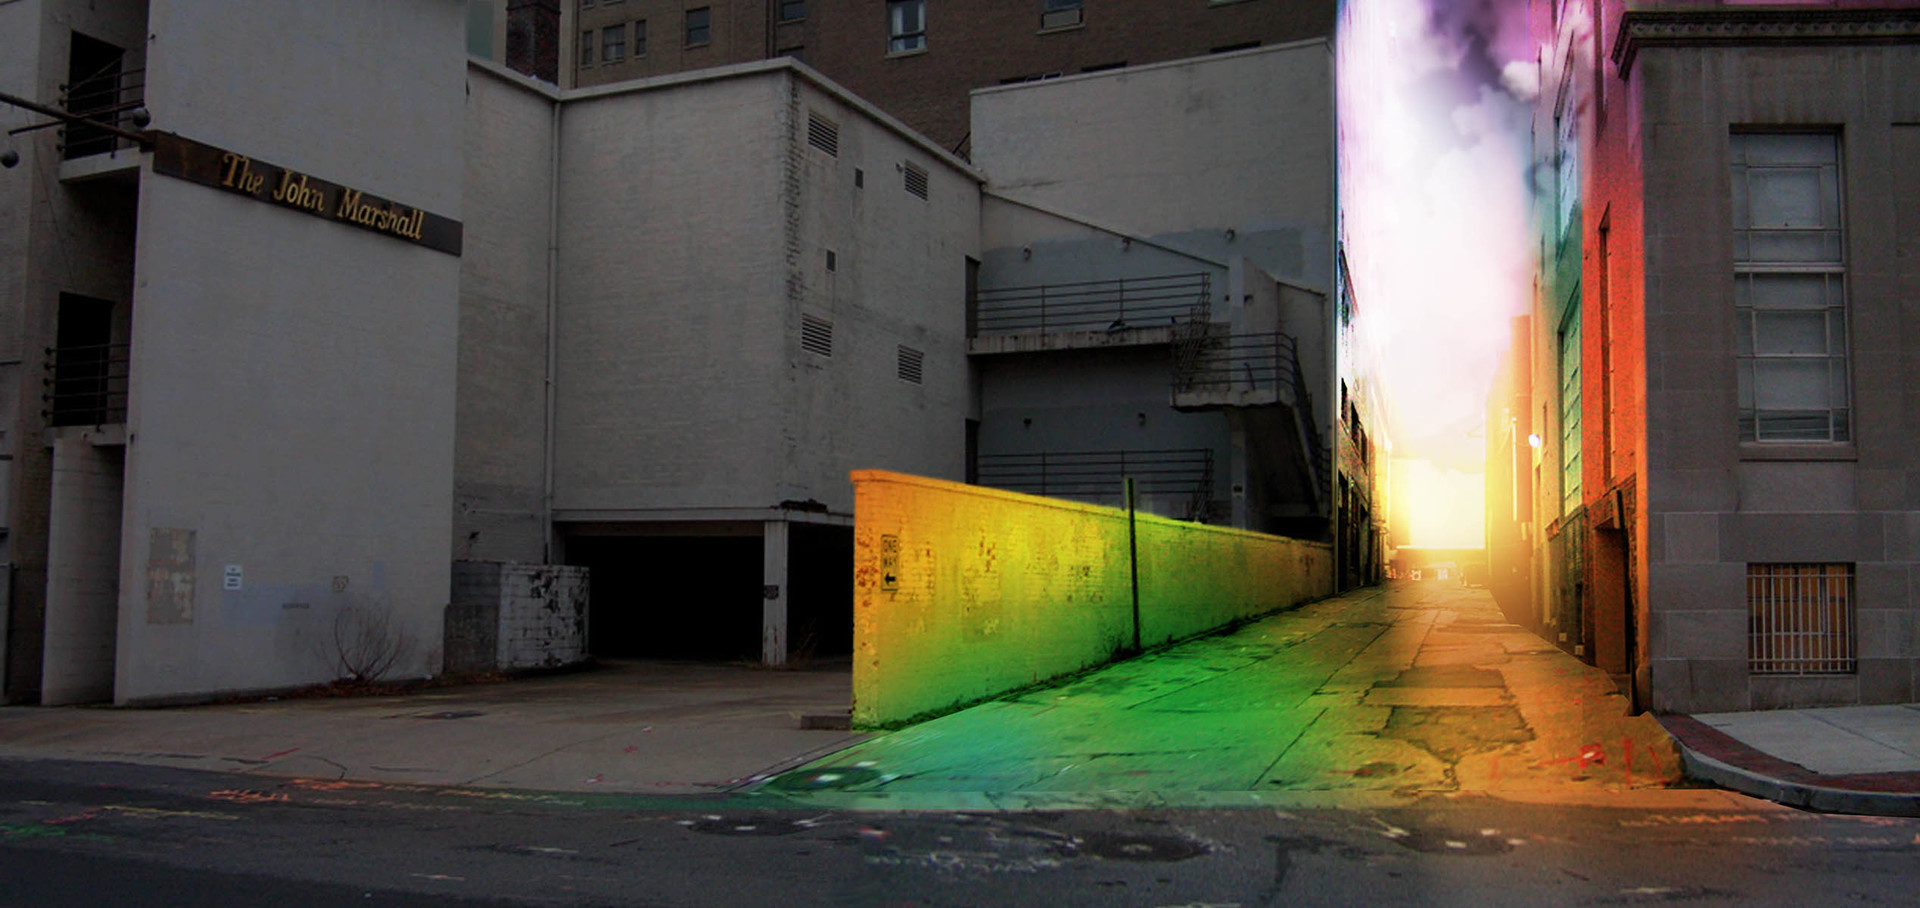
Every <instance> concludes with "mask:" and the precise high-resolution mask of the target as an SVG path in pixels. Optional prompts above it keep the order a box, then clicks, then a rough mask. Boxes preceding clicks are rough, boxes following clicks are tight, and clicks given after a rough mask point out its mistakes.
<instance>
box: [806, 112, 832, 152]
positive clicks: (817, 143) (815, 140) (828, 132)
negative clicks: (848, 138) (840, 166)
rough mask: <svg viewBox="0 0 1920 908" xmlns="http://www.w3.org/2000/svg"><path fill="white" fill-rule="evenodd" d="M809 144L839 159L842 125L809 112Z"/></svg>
mask: <svg viewBox="0 0 1920 908" xmlns="http://www.w3.org/2000/svg"><path fill="white" fill-rule="evenodd" d="M807 144H808V145H812V146H813V147H815V148H818V149H820V150H821V151H824V152H826V153H827V154H830V155H833V156H834V157H839V156H840V125H839V124H837V123H835V122H833V121H832V120H829V119H827V118H826V117H823V116H821V115H819V114H817V113H814V112H813V111H807Z"/></svg>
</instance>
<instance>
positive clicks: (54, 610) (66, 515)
mask: <svg viewBox="0 0 1920 908" xmlns="http://www.w3.org/2000/svg"><path fill="white" fill-rule="evenodd" d="M68 431H71V430H68ZM125 461H126V449H125V448H122V447H118V446H115V447H96V446H94V445H93V444H92V443H91V442H90V441H89V440H88V439H86V438H84V437H81V436H80V435H79V433H74V434H72V435H68V436H66V437H62V438H59V439H56V440H55V441H54V445H53V489H52V495H51V499H52V507H51V509H50V510H51V513H50V515H49V518H50V519H49V521H48V529H49V532H48V546H47V638H46V640H47V648H46V662H45V665H44V667H43V669H42V674H41V682H40V702H41V703H42V704H44V705H47V706H59V705H62V704H67V703H95V702H100V701H103V700H111V699H113V653H114V640H113V634H114V625H115V624H116V623H117V622H118V617H119V599H118V595H117V594H118V591H119V583H118V582H117V581H118V579H119V570H118V569H119V564H120V471H121V468H122V466H123V464H124V463H125Z"/></svg>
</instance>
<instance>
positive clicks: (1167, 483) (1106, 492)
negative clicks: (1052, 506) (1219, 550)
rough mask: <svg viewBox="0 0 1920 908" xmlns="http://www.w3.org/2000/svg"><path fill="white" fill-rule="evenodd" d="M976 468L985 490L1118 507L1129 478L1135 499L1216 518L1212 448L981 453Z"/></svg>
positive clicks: (1198, 517) (1195, 517)
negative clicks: (1161, 501) (1177, 504)
mask: <svg viewBox="0 0 1920 908" xmlns="http://www.w3.org/2000/svg"><path fill="white" fill-rule="evenodd" d="M977 469H978V478H979V484H980V485H983V486H990V487H992V488H996V489H1005V490H1007V491H1009V492H1025V493H1027V494H1029V495H1048V496H1052V497H1054V498H1070V499H1073V500H1075V501H1084V502H1087V503H1090V504H1106V505H1115V506H1120V507H1124V506H1125V504H1126V502H1125V497H1126V493H1125V480H1126V479H1127V478H1128V477H1131V478H1132V479H1133V480H1134V490H1135V494H1136V496H1137V497H1140V498H1156V497H1158V498H1166V499H1172V500H1174V501H1177V502H1180V503H1181V504H1182V506H1183V513H1182V514H1181V516H1183V517H1184V518H1185V519H1187V520H1199V521H1205V520H1207V519H1208V518H1209V517H1211V516H1212V510H1213V451H1212V450H1211V449H1208V448H1176V449H1168V450H1157V451H1154V450H1142V451H1057V452H1045V453H1039V454H982V455H980V457H979V460H978V461H977Z"/></svg>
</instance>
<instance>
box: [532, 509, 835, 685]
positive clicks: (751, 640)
mask: <svg viewBox="0 0 1920 908" xmlns="http://www.w3.org/2000/svg"><path fill="white" fill-rule="evenodd" d="M769 543H772V544H771V545H769ZM783 543H784V544H783ZM565 551H566V562H567V563H568V564H574V565H582V566H585V567H586V568H587V569H588V570H589V572H590V574H589V576H590V578H591V579H590V580H589V584H590V587H591V592H590V594H589V600H588V606H587V652H588V653H589V654H590V655H593V656H598V657H603V658H615V659H618V658H639V659H695V660H705V661H728V662H731V661H752V662H761V661H783V660H781V658H780V652H779V650H778V648H777V647H778V641H779V640H781V639H782V637H781V636H780V635H777V634H769V633H767V629H768V627H769V621H770V620H771V621H773V622H774V626H776V627H777V626H778V622H779V621H780V620H781V616H783V615H784V621H785V628H784V630H785V633H784V640H785V642H786V648H785V652H784V656H785V658H784V661H785V662H787V663H790V664H794V665H795V666H796V667H805V666H806V665H808V664H809V663H812V662H816V661H820V660H828V661H832V660H835V659H840V660H844V659H845V658H846V657H848V656H851V655H852V653H853V528H852V527H848V526H836V525H830V524H820V523H806V522H800V521H791V522H790V521H778V522H773V523H764V524H763V523H718V522H716V523H710V524H691V525H689V524H678V525H661V524H646V525H615V524H596V525H594V526H593V527H592V528H585V527H582V528H578V529H576V530H575V531H574V532H572V533H569V534H568V535H567V537H566V549H565ZM783 581H784V582H783ZM768 640H772V641H774V644H773V645H774V646H775V647H776V649H775V652H774V653H771V654H770V653H768V652H767V650H766V647H767V645H768V644H767V643H766V641H768Z"/></svg>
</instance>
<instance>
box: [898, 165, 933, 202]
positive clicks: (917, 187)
mask: <svg viewBox="0 0 1920 908" xmlns="http://www.w3.org/2000/svg"><path fill="white" fill-rule="evenodd" d="M901 172H902V173H903V174H905V180H906V186H907V191H908V192H911V193H913V194H914V195H917V196H919V197H921V198H923V199H924V198H926V197H927V172H926V170H925V169H923V168H920V167H918V166H915V165H913V164H907V165H906V166H905V167H902V168H901Z"/></svg>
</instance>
